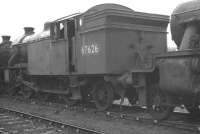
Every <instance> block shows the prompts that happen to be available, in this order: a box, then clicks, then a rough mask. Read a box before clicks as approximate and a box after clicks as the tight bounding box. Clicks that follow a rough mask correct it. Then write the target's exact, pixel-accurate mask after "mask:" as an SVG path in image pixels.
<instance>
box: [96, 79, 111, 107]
mask: <svg viewBox="0 0 200 134" xmlns="http://www.w3.org/2000/svg"><path fill="white" fill-rule="evenodd" d="M93 99H94V102H95V105H96V107H97V109H98V110H100V111H102V110H106V109H108V108H109V107H110V106H111V105H112V102H113V88H112V86H111V85H110V84H108V83H106V82H100V83H98V84H96V85H95V87H94V90H93Z"/></svg>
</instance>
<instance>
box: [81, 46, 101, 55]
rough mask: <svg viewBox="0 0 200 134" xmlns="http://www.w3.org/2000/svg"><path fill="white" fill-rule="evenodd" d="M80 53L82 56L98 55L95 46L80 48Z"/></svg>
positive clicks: (97, 48) (97, 49)
mask: <svg viewBox="0 0 200 134" xmlns="http://www.w3.org/2000/svg"><path fill="white" fill-rule="evenodd" d="M81 53H82V55H92V54H97V53H99V47H98V45H97V44H92V45H83V46H82V47H81Z"/></svg>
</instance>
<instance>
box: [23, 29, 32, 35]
mask: <svg viewBox="0 0 200 134" xmlns="http://www.w3.org/2000/svg"><path fill="white" fill-rule="evenodd" d="M24 32H25V35H30V34H33V33H34V28H33V27H24Z"/></svg>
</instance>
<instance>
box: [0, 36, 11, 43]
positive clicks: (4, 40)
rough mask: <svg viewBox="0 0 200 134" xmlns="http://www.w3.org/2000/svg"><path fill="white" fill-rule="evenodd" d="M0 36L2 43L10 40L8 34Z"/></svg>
mask: <svg viewBox="0 0 200 134" xmlns="http://www.w3.org/2000/svg"><path fill="white" fill-rule="evenodd" d="M1 37H2V43H5V42H10V36H8V35H3V36H1Z"/></svg>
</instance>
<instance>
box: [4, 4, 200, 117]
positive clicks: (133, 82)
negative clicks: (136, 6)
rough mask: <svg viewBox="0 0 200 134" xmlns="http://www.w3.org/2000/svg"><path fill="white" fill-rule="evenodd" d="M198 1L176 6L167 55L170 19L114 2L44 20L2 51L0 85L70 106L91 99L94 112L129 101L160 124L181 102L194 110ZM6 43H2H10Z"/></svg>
mask: <svg viewBox="0 0 200 134" xmlns="http://www.w3.org/2000/svg"><path fill="white" fill-rule="evenodd" d="M199 4H200V3H199V2H197V1H192V2H189V3H186V4H183V5H180V6H178V7H177V9H175V10H174V13H173V14H172V16H171V31H172V37H173V40H174V41H175V42H176V44H177V46H178V47H179V51H176V52H167V32H166V29H167V25H168V22H169V17H168V16H165V15H158V14H149V13H142V12H136V11H133V10H132V9H129V8H127V7H124V6H121V5H117V4H102V5H97V6H94V7H92V8H90V9H89V10H87V11H86V12H85V13H82V14H74V15H70V16H67V17H63V18H60V19H58V20H55V21H52V22H47V23H45V25H44V30H43V31H42V32H40V33H34V31H33V30H34V28H31V27H26V28H25V34H24V35H22V36H21V37H20V38H18V39H16V40H15V41H14V42H13V43H12V48H10V51H6V50H7V49H6V50H5V51H6V52H7V65H5V64H4V65H1V66H0V67H1V70H0V74H1V83H2V85H5V86H6V87H8V88H7V89H6V90H7V91H8V92H12V93H16V92H18V93H22V94H23V95H24V97H31V96H32V95H33V94H36V93H38V94H42V93H43V94H44V96H46V97H48V95H49V94H54V95H55V94H56V95H57V96H59V98H61V99H63V100H64V101H65V102H66V103H68V104H71V103H73V102H75V101H77V100H80V101H90V100H93V101H94V103H95V105H96V107H97V108H98V109H99V110H105V109H107V108H109V107H110V106H111V104H112V103H113V101H114V100H116V99H119V98H121V104H122V103H123V100H124V97H127V98H128V100H129V102H130V103H131V104H132V105H139V106H147V108H148V109H149V110H150V113H151V114H152V115H153V117H154V118H155V119H159V120H160V119H165V118H167V117H168V116H169V115H170V113H171V112H172V111H173V109H174V107H175V106H177V105H181V104H184V105H185V106H186V107H187V109H188V110H189V111H190V112H191V113H193V114H196V113H199V109H198V105H199V103H200V102H199V98H198V97H199V91H200V90H199V88H198V87H199V84H198V83H199V82H198V80H199V76H198V73H199V54H200V53H199V52H198V49H197V48H198V43H200V42H199V39H200V38H199V37H200V36H199V31H198V27H199V21H198V19H199V17H198V15H199V9H198V7H200V6H199ZM185 7H186V8H185ZM194 14H195V16H193V15H194ZM4 38H5V37H4ZM6 38H7V42H5V40H3V42H2V43H1V46H4V44H8V45H10V41H9V40H8V38H9V37H6ZM1 51H4V49H3V48H1ZM2 55H3V53H0V57H2ZM44 96H43V97H44ZM190 98H194V99H190Z"/></svg>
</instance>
